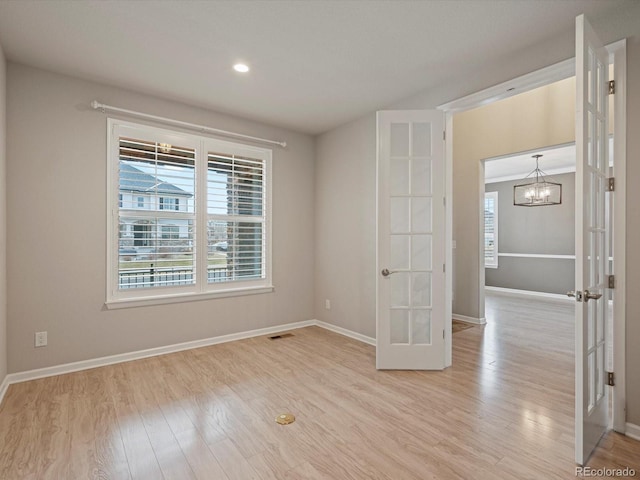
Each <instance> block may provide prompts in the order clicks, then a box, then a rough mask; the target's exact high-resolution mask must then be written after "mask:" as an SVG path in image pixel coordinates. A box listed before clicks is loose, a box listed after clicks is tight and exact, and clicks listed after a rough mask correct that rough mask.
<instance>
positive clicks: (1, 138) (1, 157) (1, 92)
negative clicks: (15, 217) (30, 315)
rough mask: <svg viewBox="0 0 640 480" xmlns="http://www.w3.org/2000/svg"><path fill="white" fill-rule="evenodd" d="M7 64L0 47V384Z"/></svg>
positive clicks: (3, 366) (1, 369) (2, 366)
mask: <svg viewBox="0 0 640 480" xmlns="http://www.w3.org/2000/svg"><path fill="white" fill-rule="evenodd" d="M6 66H7V64H6V61H5V58H4V53H3V52H2V46H1V45H0V383H2V381H3V380H4V377H5V376H6V374H7V249H6V248H7V175H6V173H7V168H6V167H7V157H6V132H7V122H6V108H5V107H6V99H7V88H6V86H7V81H6V80H7V68H6Z"/></svg>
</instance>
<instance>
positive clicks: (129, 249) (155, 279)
mask: <svg viewBox="0 0 640 480" xmlns="http://www.w3.org/2000/svg"><path fill="white" fill-rule="evenodd" d="M118 190H119V195H122V204H121V206H120V208H119V215H118V217H119V229H118V230H119V238H118V256H119V261H118V271H119V275H118V277H119V278H118V287H119V289H130V288H152V287H167V286H176V285H188V284H193V283H194V282H195V277H194V274H193V273H194V269H195V265H194V249H193V241H194V236H193V234H194V232H193V223H194V220H195V215H194V214H195V208H194V192H195V150H194V149H193V148H187V147H180V146H177V145H169V144H165V143H159V142H154V141H149V140H147V139H144V138H128V137H120V138H119V169H118ZM168 199H169V200H171V203H167V200H168ZM180 199H182V202H181V203H182V209H180V208H179V205H180ZM145 200H146V202H147V203H148V204H149V208H148V209H147V208H145ZM168 206H170V207H171V208H168ZM174 207H175V208H174ZM164 225H174V226H175V228H176V229H177V234H176V235H174V236H172V237H167V235H165V234H163V232H164V228H165V227H164Z"/></svg>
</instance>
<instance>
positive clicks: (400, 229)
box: [390, 197, 411, 233]
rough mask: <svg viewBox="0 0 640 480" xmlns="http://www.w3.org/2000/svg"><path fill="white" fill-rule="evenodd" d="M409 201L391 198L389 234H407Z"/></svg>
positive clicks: (409, 216) (409, 213)
mask: <svg viewBox="0 0 640 480" xmlns="http://www.w3.org/2000/svg"><path fill="white" fill-rule="evenodd" d="M410 202H411V199H410V198H404V197H395V198H391V210H390V217H391V218H390V222H391V233H408V232H409V230H410V224H409V221H410V218H411V212H410V210H411V203H410Z"/></svg>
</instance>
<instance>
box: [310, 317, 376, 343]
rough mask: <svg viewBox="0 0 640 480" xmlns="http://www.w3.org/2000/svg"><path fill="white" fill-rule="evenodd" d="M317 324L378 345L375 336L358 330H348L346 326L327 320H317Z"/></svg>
mask: <svg viewBox="0 0 640 480" xmlns="http://www.w3.org/2000/svg"><path fill="white" fill-rule="evenodd" d="M316 325H317V326H318V327H321V328H324V329H325V330H330V331H332V332H335V333H339V334H340V335H344V336H345V337H349V338H353V339H354V340H358V341H360V342H363V343H367V344H369V345H373V346H374V347H375V346H376V339H375V338H372V337H368V336H366V335H363V334H361V333H358V332H354V331H353V330H347V329H346V328H342V327H338V326H336V325H332V324H331V323H327V322H321V321H320V320H316Z"/></svg>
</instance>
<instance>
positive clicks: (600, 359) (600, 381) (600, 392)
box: [595, 343, 605, 403]
mask: <svg viewBox="0 0 640 480" xmlns="http://www.w3.org/2000/svg"><path fill="white" fill-rule="evenodd" d="M596 363H597V369H598V371H597V374H596V379H597V383H596V400H595V401H596V403H598V401H599V400H600V399H601V398H602V397H603V396H604V375H605V373H604V343H602V344H600V345H599V346H598V350H597V354H596Z"/></svg>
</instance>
